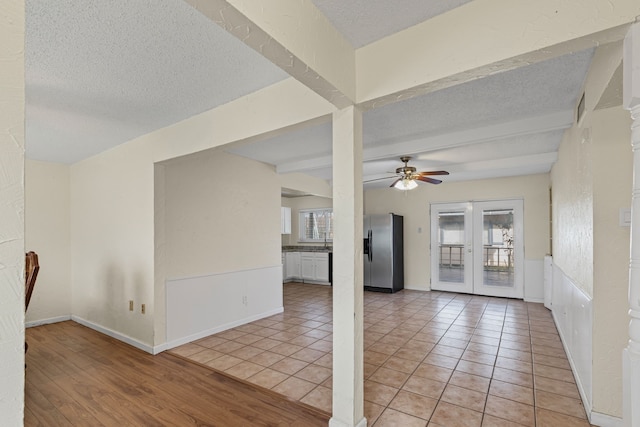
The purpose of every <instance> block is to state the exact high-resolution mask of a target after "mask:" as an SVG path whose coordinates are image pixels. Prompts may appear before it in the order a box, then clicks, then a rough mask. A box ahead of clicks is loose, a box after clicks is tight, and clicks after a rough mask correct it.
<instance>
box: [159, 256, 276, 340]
mask: <svg viewBox="0 0 640 427" xmlns="http://www.w3.org/2000/svg"><path fill="white" fill-rule="evenodd" d="M166 301H167V345H166V348H167V349H170V348H173V347H176V346H179V345H182V344H185V343H188V342H191V341H193V340H196V339H200V338H203V337H206V336H208V335H211V334H214V333H217V332H221V331H224V330H226V329H230V328H233V327H236V326H239V325H242V324H245V323H248V322H252V321H254V320H258V319H262V318H264V317H268V316H271V315H273V314H277V313H281V312H282V311H283V306H282V266H280V265H276V266H272V267H265V268H257V269H250V270H242V271H233V272H227V273H220V274H211V275H207V276H198V277H187V278H180V279H171V280H167V281H166Z"/></svg>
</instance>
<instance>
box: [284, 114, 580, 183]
mask: <svg viewBox="0 0 640 427" xmlns="http://www.w3.org/2000/svg"><path fill="white" fill-rule="evenodd" d="M573 122H574V112H573V111H572V110H568V111H561V112H557V113H551V114H546V115H544V116H538V117H529V118H525V119H520V120H513V121H510V122H505V123H498V124H493V125H487V126H482V127H478V128H475V129H466V130H462V131H457V132H451V133H448V134H443V135H431V136H427V137H422V138H414V139H411V140H408V141H402V142H397V143H389V144H384V145H378V146H375V147H367V146H366V145H365V148H364V153H363V160H364V161H370V160H378V159H385V158H389V157H400V156H406V155H412V154H417V153H424V152H429V151H436V150H442V149H445V148H453V147H461V146H464V145H471V144H478V143H482V142H489V141H494V140H498V139H505V138H512V137H516V136H522V135H530V134H533V133H542V132H549V131H554V130H561V129H567V128H569V127H571V125H572V123H573ZM331 165H332V158H331V156H322V157H317V158H312V159H305V160H300V161H295V162H289V163H282V164H279V165H276V171H277V172H278V173H291V172H300V171H304V170H310V169H321V168H326V167H330V166H331Z"/></svg>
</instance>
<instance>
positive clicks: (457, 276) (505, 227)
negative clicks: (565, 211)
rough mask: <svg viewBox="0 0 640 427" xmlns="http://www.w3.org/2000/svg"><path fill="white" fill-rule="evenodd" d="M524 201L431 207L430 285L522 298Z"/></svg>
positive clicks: (478, 293)
mask: <svg viewBox="0 0 640 427" xmlns="http://www.w3.org/2000/svg"><path fill="white" fill-rule="evenodd" d="M523 236H524V232H523V201H522V200H521V199H518V200H498V201H484V202H462V203H434V204H432V205H431V289H433V290H441V291H450V292H462V293H468V294H477V295H490V296H499V297H510V298H523V297H524V283H523V282H524V272H523V264H524V241H523Z"/></svg>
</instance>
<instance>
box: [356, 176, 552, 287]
mask: <svg viewBox="0 0 640 427" xmlns="http://www.w3.org/2000/svg"><path fill="white" fill-rule="evenodd" d="M513 198H522V199H524V224H525V225H524V245H525V258H526V259H527V260H534V259H538V260H539V259H542V258H543V257H544V255H545V254H546V253H547V252H548V251H549V248H548V246H549V177H548V175H546V174H542V175H531V176H520V177H513V178H499V179H489V180H478V181H469V182H451V183H443V184H440V185H437V186H436V185H420V186H418V188H417V189H415V190H411V191H407V192H403V191H398V190H395V189H392V188H381V189H375V190H369V191H366V192H365V195H364V212H365V214H376V213H390V212H393V213H395V214H399V215H403V216H404V259H405V287H406V288H409V289H421V290H428V289H429V279H430V277H431V266H430V261H429V240H430V235H431V232H430V223H429V209H430V204H431V203H436V202H462V201H469V200H478V201H479V200H497V199H513Z"/></svg>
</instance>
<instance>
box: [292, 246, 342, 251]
mask: <svg viewBox="0 0 640 427" xmlns="http://www.w3.org/2000/svg"><path fill="white" fill-rule="evenodd" d="M282 252H333V248H332V247H331V246H329V247H326V248H325V247H324V246H283V247H282Z"/></svg>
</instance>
